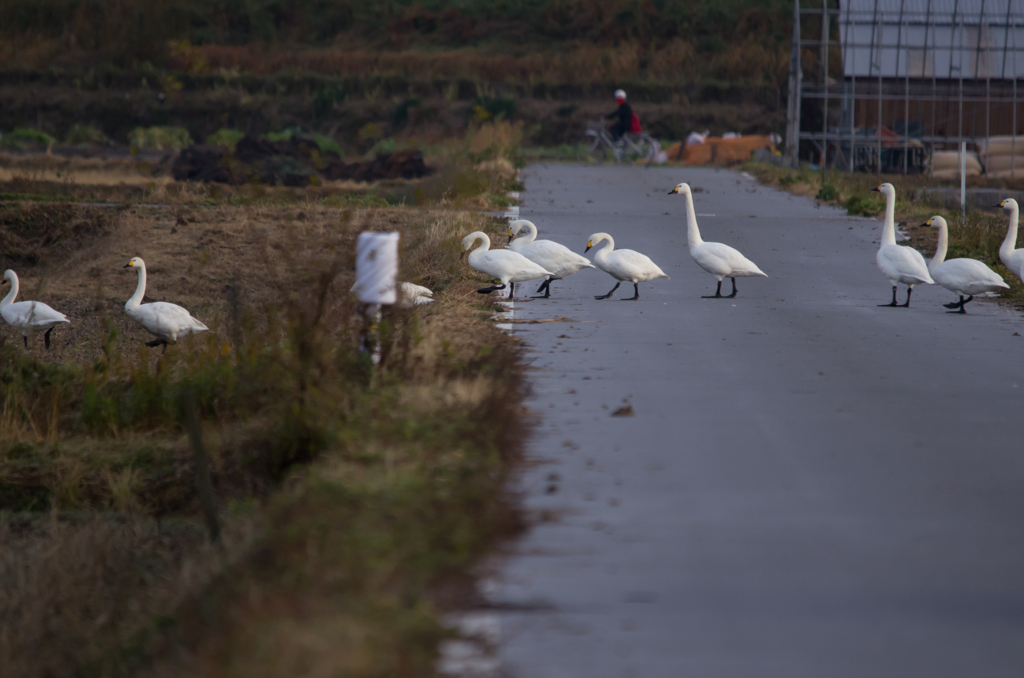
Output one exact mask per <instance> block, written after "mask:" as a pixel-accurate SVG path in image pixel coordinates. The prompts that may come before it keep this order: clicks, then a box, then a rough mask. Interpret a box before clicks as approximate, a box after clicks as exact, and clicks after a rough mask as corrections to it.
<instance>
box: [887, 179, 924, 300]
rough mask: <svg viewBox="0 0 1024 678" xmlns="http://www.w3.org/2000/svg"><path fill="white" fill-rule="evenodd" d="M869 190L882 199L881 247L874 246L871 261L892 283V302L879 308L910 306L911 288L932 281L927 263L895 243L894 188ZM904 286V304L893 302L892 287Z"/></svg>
mask: <svg viewBox="0 0 1024 678" xmlns="http://www.w3.org/2000/svg"><path fill="white" fill-rule="evenodd" d="M871 190H872V191H878V192H879V193H881V194H882V195H884V196H885V223H884V225H883V226H882V244H881V245H880V246H879V247H878V254H877V255H875V260H876V261H877V262H878V268H879V269H880V270H881V271H882V274H883V275H885V277H886V278H888V279H889V282H891V283H892V302H891V303H888V304H879V306H903V307H904V308H906V307H909V306H910V294H911V292H913V291H914V285H931V284H934V283H935V281H934V280H932V276H931V275H930V274H929V273H928V264H926V263H925V262H924V257H923V256H921V253H920V252H918V251H917V250H915V249H914V248H912V247H906V246H903V245H897V244H896V221H895V217H896V189H895V188H893V185H892V184H882V185H881V186H878V187H876V188H872V189H871ZM897 283H903V284H904V285H906V286H907V303H905V304H897V303H896V284H897Z"/></svg>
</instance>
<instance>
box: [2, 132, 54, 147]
mask: <svg viewBox="0 0 1024 678" xmlns="http://www.w3.org/2000/svg"><path fill="white" fill-rule="evenodd" d="M55 141H56V139H54V138H53V137H52V136H50V135H49V134H47V133H46V132H41V131H39V130H36V129H32V128H30V127H15V128H14V129H13V130H11V131H10V132H7V133H6V134H4V135H3V138H0V148H7V149H12V150H22V149H24V148H25V145H26V144H35V145H38V146H43V147H48V146H52V145H53V143H54V142H55Z"/></svg>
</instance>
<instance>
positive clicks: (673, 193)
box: [668, 186, 679, 195]
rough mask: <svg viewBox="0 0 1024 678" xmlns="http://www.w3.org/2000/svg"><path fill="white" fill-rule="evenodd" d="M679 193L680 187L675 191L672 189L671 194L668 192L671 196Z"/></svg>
mask: <svg viewBox="0 0 1024 678" xmlns="http://www.w3.org/2000/svg"><path fill="white" fill-rule="evenodd" d="M678 192H679V187H678V186H676V187H675V188H673V189H672V190H671V191H669V192H668V194H669V195H675V194H676V193H678Z"/></svg>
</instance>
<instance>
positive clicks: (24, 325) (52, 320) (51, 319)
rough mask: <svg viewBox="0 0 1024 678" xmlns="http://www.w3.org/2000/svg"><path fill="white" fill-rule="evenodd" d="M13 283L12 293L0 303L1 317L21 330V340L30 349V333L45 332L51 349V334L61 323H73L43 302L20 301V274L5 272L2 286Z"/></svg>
mask: <svg viewBox="0 0 1024 678" xmlns="http://www.w3.org/2000/svg"><path fill="white" fill-rule="evenodd" d="M8 282H9V283H11V291H10V292H8V293H7V296H6V297H4V299H3V301H0V315H2V316H3V318H4V320H6V321H7V324H8V325H10V326H11V327H13V328H15V329H18V330H21V339H22V341H24V342H25V348H28V335H29V332H44V331H45V334H43V344H44V345H45V346H46V348H50V332H52V331H53V328H54V327H56V326H57V325H59V324H60V323H66V322H71V321H69V320H68V318H67V316H66V315H64V314H63V313H58V312H57V311H55V310H53V309H52V308H50V307H49V306H47V305H46V304H44V303H43V302H41V301H19V302H15V301H14V300H15V299H17V298H18V290H19V289H21V285H20V283H19V282H18V274H17V273H15V272H14V271H12V270H10V269H7V270H6V271H4V281H3V283H0V284H5V283H8Z"/></svg>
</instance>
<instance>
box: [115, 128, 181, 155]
mask: <svg viewBox="0 0 1024 678" xmlns="http://www.w3.org/2000/svg"><path fill="white" fill-rule="evenodd" d="M128 144H129V145H130V146H133V147H135V148H155V149H161V150H163V149H181V148H188V147H189V146H191V145H192V137H191V136H190V135H189V133H188V130H187V129H183V128H181V127H148V128H143V127H136V128H135V129H133V130H132V132H131V134H130V135H129V136H128Z"/></svg>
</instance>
